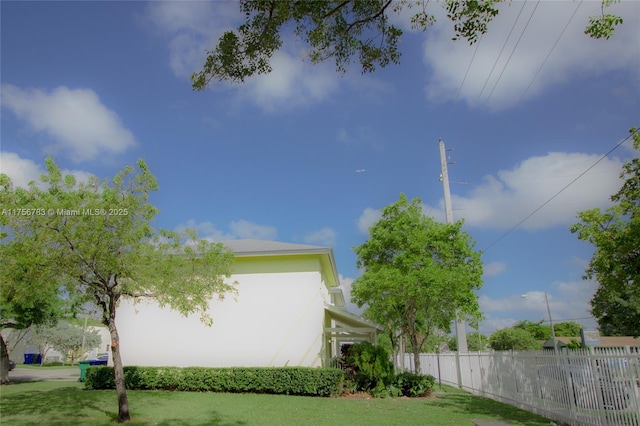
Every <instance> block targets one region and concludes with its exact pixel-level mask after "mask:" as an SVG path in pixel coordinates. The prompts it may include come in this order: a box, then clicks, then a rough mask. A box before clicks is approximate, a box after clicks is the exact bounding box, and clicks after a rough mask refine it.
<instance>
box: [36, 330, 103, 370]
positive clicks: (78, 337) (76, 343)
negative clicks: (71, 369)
mask: <svg viewBox="0 0 640 426" xmlns="http://www.w3.org/2000/svg"><path fill="white" fill-rule="evenodd" d="M29 340H30V341H31V343H32V344H33V345H35V346H36V347H37V348H38V350H39V352H40V355H42V358H41V361H40V365H42V364H44V361H45V358H46V356H47V353H48V352H49V351H50V350H52V349H55V350H57V351H59V352H60V353H62V354H63V355H64V356H65V358H66V359H67V361H69V362H70V363H71V364H73V363H74V362H76V361H77V360H78V359H79V358H81V357H82V356H83V355H84V353H83V350H82V349H83V347H82V346H83V340H84V347H85V350H87V349H89V350H90V349H92V348H95V347H97V346H98V345H100V341H101V338H100V334H99V333H98V332H97V331H95V330H85V331H84V333H83V330H82V329H81V328H80V327H76V326H73V325H71V324H69V323H68V322H67V321H59V322H58V323H57V324H56V325H55V326H42V325H39V326H35V327H33V330H32V333H31V335H30V338H29Z"/></svg>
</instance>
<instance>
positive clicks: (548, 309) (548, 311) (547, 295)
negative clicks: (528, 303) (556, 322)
mask: <svg viewBox="0 0 640 426" xmlns="http://www.w3.org/2000/svg"><path fill="white" fill-rule="evenodd" d="M520 297H521V298H523V299H526V298H527V295H526V294H523V295H521V296H520ZM544 301H545V302H546V303H547V314H548V315H549V325H550V326H551V338H552V339H553V350H554V351H555V350H557V349H558V344H557V343H556V332H555V330H554V329H553V320H552V319H551V308H549V294H548V293H547V292H546V291H545V292H544Z"/></svg>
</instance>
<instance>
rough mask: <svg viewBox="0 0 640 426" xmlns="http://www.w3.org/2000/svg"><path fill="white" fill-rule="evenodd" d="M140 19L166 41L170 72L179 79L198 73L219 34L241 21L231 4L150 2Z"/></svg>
mask: <svg viewBox="0 0 640 426" xmlns="http://www.w3.org/2000/svg"><path fill="white" fill-rule="evenodd" d="M144 18H145V21H146V23H148V24H150V27H151V30H152V31H154V32H157V33H159V34H160V35H162V36H165V37H167V38H168V39H169V45H168V47H169V64H170V66H171V70H172V71H173V72H174V74H175V75H176V76H179V77H183V78H189V76H190V75H191V74H192V73H193V72H195V71H197V70H199V69H201V68H202V65H203V64H204V60H205V57H206V52H207V51H208V50H211V49H212V48H213V47H214V46H215V43H216V41H217V40H218V38H219V37H220V36H221V35H222V34H223V32H224V31H227V30H231V29H232V28H233V27H234V26H235V25H237V24H238V23H240V22H241V21H242V15H241V14H240V10H239V8H238V5H237V3H235V2H194V1H189V2H183V1H172V2H166V1H162V2H150V3H149V4H148V5H147V9H146V13H145V17H144Z"/></svg>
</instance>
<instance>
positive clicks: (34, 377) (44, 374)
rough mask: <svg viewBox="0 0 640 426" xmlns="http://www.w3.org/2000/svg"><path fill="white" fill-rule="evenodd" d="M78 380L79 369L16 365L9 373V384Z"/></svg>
mask: <svg viewBox="0 0 640 426" xmlns="http://www.w3.org/2000/svg"><path fill="white" fill-rule="evenodd" d="M79 378H80V368H79V367H77V366H76V367H69V368H38V369H33V368H20V366H19V365H16V368H15V369H14V370H13V371H10V372H9V380H10V381H11V382H40V381H65V382H76V381H78V379H79Z"/></svg>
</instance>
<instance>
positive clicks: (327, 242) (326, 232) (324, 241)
mask: <svg viewBox="0 0 640 426" xmlns="http://www.w3.org/2000/svg"><path fill="white" fill-rule="evenodd" d="M336 236H337V234H336V231H334V230H333V229H331V228H329V227H324V228H322V229H320V230H318V231H314V232H312V233H310V234H307V235H306V236H305V237H304V242H305V243H307V244H321V245H323V246H327V247H333V246H335V245H336Z"/></svg>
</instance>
